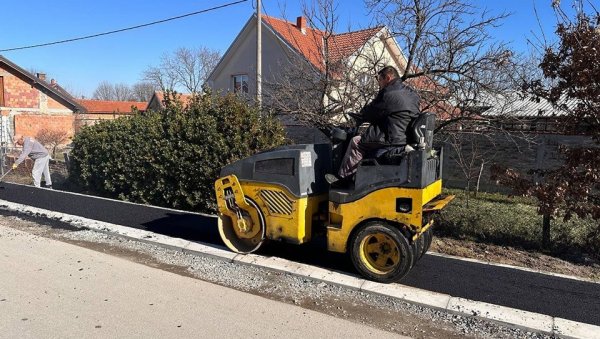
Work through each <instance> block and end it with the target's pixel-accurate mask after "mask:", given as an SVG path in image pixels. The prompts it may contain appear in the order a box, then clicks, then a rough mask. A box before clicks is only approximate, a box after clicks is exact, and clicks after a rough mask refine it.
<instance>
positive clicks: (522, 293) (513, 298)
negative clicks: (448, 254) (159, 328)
mask: <svg viewBox="0 0 600 339" xmlns="http://www.w3.org/2000/svg"><path fill="white" fill-rule="evenodd" d="M2 187H3V189H0V199H2V200H6V201H10V202H15V203H20V204H24V205H29V206H33V207H38V208H43V209H47V210H51V211H56V212H62V213H66V214H72V215H78V216H82V217H85V218H89V219H94V220H100V221H104V222H108V223H113V224H118V225H123V226H128V227H135V228H141V229H145V230H148V231H152V232H156V233H161V234H164V235H168V236H173V237H179V238H185V239H187V240H192V241H199V242H203V243H208V244H214V245H217V246H223V243H222V241H221V239H220V237H219V234H218V231H217V220H216V218H215V217H212V216H204V215H199V214H193V213H186V212H181V211H173V210H168V209H162V208H156V207H150V206H141V205H135V204H128V203H124V202H120V201H115V200H108V199H99V198H96V197H92V196H81V195H74V194H69V193H64V192H60V191H51V190H42V189H36V188H34V187H30V186H22V185H13V184H10V183H2ZM1 205H2V204H1V202H0V206H1ZM0 213H2V212H1V211H0ZM260 254H262V255H267V256H278V257H282V258H286V259H289V260H294V261H297V262H302V263H306V264H310V265H315V266H320V267H324V268H329V269H334V270H338V271H343V272H347V273H348V274H353V275H355V274H356V272H355V271H354V269H353V267H352V265H351V263H350V260H349V259H348V258H347V256H345V255H341V254H337V253H330V252H327V251H326V250H325V246H324V244H323V243H319V242H318V241H317V242H315V243H313V244H309V245H302V246H294V245H285V244H279V243H272V244H270V246H266V247H265V248H264V249H262V250H261V253H260ZM402 284H404V285H408V286H413V287H417V288H421V289H426V290H429V291H434V292H439V293H445V294H449V295H451V296H454V297H462V298H466V299H471V300H477V301H483V302H487V303H491V304H496V305H502V306H506V307H511V308H517V309H521V310H525V311H530V312H536V313H541V314H546V315H551V316H555V317H560V318H564V319H569V320H573V321H578V322H584V323H589V324H594V325H600V284H595V283H590V282H584V281H578V280H573V279H566V278H560V277H556V276H550V275H545V274H538V273H532V272H526V271H523V270H516V269H511V268H504V267H498V266H492V265H485V264H479V263H472V262H468V261H463V260H456V259H451V258H444V257H439V256H433V255H425V256H424V257H423V258H422V259H421V261H420V262H419V263H418V264H417V266H416V267H414V268H413V269H412V271H411V272H410V273H409V274H408V276H406V277H405V278H404V280H403V281H402Z"/></svg>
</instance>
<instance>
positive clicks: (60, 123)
mask: <svg viewBox="0 0 600 339" xmlns="http://www.w3.org/2000/svg"><path fill="white" fill-rule="evenodd" d="M83 111H85V108H84V107H83V106H81V104H79V103H78V102H77V101H76V100H75V99H74V98H73V97H72V96H71V95H69V94H68V93H67V92H66V91H65V90H64V89H63V88H62V87H60V86H59V85H58V84H57V83H56V82H55V81H54V79H52V81H50V83H48V82H47V81H46V76H45V74H41V73H38V74H37V75H33V74H32V73H30V72H28V71H26V70H24V69H23V68H21V67H19V66H18V65H16V64H14V63H13V62H11V61H10V60H8V59H6V58H5V57H3V56H2V55H0V114H1V117H2V118H1V123H0V142H2V143H4V144H11V143H12V136H13V135H14V134H24V135H30V136H35V135H36V134H37V133H38V131H40V130H41V129H43V128H47V129H56V130H62V131H66V132H67V134H68V135H69V136H72V135H73V133H74V123H75V117H76V114H77V113H80V112H83Z"/></svg>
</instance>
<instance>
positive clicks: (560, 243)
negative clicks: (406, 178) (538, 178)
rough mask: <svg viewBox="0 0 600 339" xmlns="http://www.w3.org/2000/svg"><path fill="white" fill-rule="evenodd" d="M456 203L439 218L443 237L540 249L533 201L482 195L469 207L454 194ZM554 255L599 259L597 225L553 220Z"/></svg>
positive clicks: (461, 196) (457, 192)
mask: <svg viewBox="0 0 600 339" xmlns="http://www.w3.org/2000/svg"><path fill="white" fill-rule="evenodd" d="M449 193H452V194H455V195H456V199H455V200H453V201H452V202H451V203H450V204H449V205H448V206H447V207H446V208H445V209H444V210H443V212H442V213H441V214H440V216H439V222H438V224H437V225H436V228H435V230H436V232H437V233H438V234H440V235H445V236H450V237H454V238H462V239H468V240H473V241H479V242H486V243H493V244H496V245H502V246H505V245H509V246H510V245H512V246H518V247H523V248H526V249H540V248H541V246H542V243H541V239H542V237H541V233H542V226H541V225H542V217H541V216H540V215H539V214H538V213H537V205H536V201H535V200H534V199H532V198H523V197H510V196H507V195H503V194H498V193H494V194H490V193H479V194H478V195H477V197H471V198H470V200H469V206H468V207H467V204H466V197H465V193H464V192H463V191H460V190H452V191H450V192H449ZM552 225H553V226H552V232H551V237H552V238H551V240H552V244H553V247H552V248H551V250H552V251H553V252H573V251H584V252H587V253H590V254H593V255H595V256H597V257H600V235H599V234H598V227H597V226H598V225H597V222H596V221H594V220H592V219H591V218H588V219H580V218H577V217H573V218H572V219H571V220H569V221H564V220H563V218H561V217H558V218H556V219H554V220H552Z"/></svg>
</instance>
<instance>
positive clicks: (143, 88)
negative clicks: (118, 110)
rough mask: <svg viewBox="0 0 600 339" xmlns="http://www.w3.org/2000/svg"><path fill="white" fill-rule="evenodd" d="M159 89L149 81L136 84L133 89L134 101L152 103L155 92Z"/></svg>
mask: <svg viewBox="0 0 600 339" xmlns="http://www.w3.org/2000/svg"><path fill="white" fill-rule="evenodd" d="M159 89H160V88H158V87H156V86H155V85H153V84H152V83H151V82H148V81H141V82H138V83H135V84H134V85H133V86H132V87H131V91H132V95H133V99H134V100H135V101H146V102H147V101H150V99H151V98H152V95H153V94H154V92H155V91H156V90H159Z"/></svg>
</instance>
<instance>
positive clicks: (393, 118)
mask: <svg viewBox="0 0 600 339" xmlns="http://www.w3.org/2000/svg"><path fill="white" fill-rule="evenodd" d="M419 112H420V111H419V95H418V94H417V93H416V92H415V91H414V90H413V89H412V88H410V87H408V86H405V85H404V84H403V83H402V81H401V80H400V79H398V78H396V79H394V80H392V81H391V82H390V83H389V84H388V85H387V86H386V87H384V88H383V89H381V90H379V93H377V96H376V97H375V99H373V101H371V102H370V103H369V104H368V105H366V106H365V107H364V108H363V109H362V110H361V111H360V114H361V115H362V117H363V119H364V120H365V121H367V122H369V123H371V126H369V128H368V129H367V130H366V131H365V132H364V133H363V135H362V138H361V140H360V143H361V144H362V145H363V146H365V147H368V148H377V147H385V146H402V145H406V127H407V126H408V124H409V123H410V121H411V119H413V118H415V117H417V116H418V115H419Z"/></svg>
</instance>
